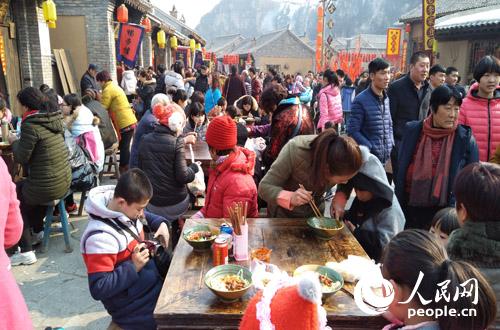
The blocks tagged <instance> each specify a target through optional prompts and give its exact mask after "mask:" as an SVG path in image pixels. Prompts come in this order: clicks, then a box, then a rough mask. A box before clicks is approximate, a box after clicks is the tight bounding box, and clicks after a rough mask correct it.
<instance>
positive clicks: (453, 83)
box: [445, 66, 467, 98]
mask: <svg viewBox="0 0 500 330" xmlns="http://www.w3.org/2000/svg"><path fill="white" fill-rule="evenodd" d="M459 80H460V75H459V74H458V69H457V68H455V67H453V66H449V67H447V68H446V78H445V83H446V85H447V86H448V87H454V88H455V89H456V90H457V91H458V92H459V93H460V95H461V96H462V98H464V97H466V96H467V93H466V92H465V88H463V87H462V86H460V85H459V84H458V81H459Z"/></svg>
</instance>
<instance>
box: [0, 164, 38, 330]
mask: <svg viewBox="0 0 500 330" xmlns="http://www.w3.org/2000/svg"><path fill="white" fill-rule="evenodd" d="M0 187H2V188H1V190H0V246H1V248H0V292H1V293H2V299H0V329H33V325H32V324H31V319H30V316H29V313H28V308H27V307H26V303H25V302H24V298H23V295H22V294H21V291H19V288H18V286H17V283H16V280H15V279H14V276H12V273H11V272H10V261H9V257H8V256H7V253H6V252H5V249H6V248H9V247H11V246H13V245H14V244H16V243H17V242H18V241H19V238H21V233H22V231H23V220H22V218H21V212H20V211H19V201H18V200H17V195H16V186H15V185H14V184H13V183H12V180H11V178H10V174H9V171H8V170H7V166H6V165H5V163H4V161H3V159H1V158H0Z"/></svg>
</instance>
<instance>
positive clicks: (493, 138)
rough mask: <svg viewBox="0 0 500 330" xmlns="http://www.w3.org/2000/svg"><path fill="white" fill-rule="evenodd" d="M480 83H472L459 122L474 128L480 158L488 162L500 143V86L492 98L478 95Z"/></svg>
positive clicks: (461, 108)
mask: <svg viewBox="0 0 500 330" xmlns="http://www.w3.org/2000/svg"><path fill="white" fill-rule="evenodd" d="M478 89H479V85H478V84H477V83H476V84H474V85H472V87H471V88H470V90H469V93H468V94H467V97H466V98H465V99H464V101H463V103H462V106H461V107H460V114H459V116H458V123H459V124H462V125H467V126H469V127H470V128H472V134H474V137H475V138H476V141H477V145H478V147H479V160H480V161H482V162H487V161H489V160H490V159H491V157H493V155H494V154H495V149H496V147H497V146H498V145H499V144H500V86H499V87H497V90H496V91H495V94H494V96H493V98H492V99H483V98H481V97H479V96H478V95H477V92H478Z"/></svg>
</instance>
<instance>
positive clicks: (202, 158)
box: [185, 141, 212, 175]
mask: <svg viewBox="0 0 500 330" xmlns="http://www.w3.org/2000/svg"><path fill="white" fill-rule="evenodd" d="M185 148H186V149H185V155H186V160H188V161H189V162H191V152H190V151H189V145H186V147H185ZM193 154H194V160H195V161H199V162H201V168H202V169H203V173H204V174H205V175H208V169H209V168H210V162H211V161H212V156H210V152H209V151H208V144H207V143H206V142H205V141H196V143H195V144H194V145H193Z"/></svg>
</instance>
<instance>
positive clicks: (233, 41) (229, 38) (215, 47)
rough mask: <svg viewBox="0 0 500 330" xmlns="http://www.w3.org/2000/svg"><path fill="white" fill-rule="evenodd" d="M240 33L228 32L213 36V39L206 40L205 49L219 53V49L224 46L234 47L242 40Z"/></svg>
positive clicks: (224, 47)
mask: <svg viewBox="0 0 500 330" xmlns="http://www.w3.org/2000/svg"><path fill="white" fill-rule="evenodd" d="M244 39H245V38H243V37H242V36H241V34H230V35H225V36H220V37H215V38H214V39H212V40H210V41H208V43H207V46H206V48H207V50H208V51H209V52H215V53H219V52H220V51H221V50H223V49H226V48H230V47H232V48H235V47H238V46H239V44H240V43H241V42H242V41H243V40H244Z"/></svg>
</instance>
